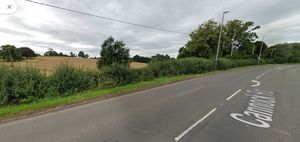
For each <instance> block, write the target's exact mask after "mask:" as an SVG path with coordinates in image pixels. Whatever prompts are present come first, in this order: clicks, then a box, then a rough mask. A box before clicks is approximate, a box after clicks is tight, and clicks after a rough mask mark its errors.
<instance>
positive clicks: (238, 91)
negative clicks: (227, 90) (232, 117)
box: [226, 89, 242, 101]
mask: <svg viewBox="0 0 300 142" xmlns="http://www.w3.org/2000/svg"><path fill="white" fill-rule="evenodd" d="M241 91H242V89H240V90H237V91H236V92H235V93H234V94H232V95H231V96H230V97H228V98H227V99H226V101H229V100H230V99H231V98H233V97H234V96H235V95H237V94H238V93H240V92H241Z"/></svg>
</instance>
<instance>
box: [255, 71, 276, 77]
mask: <svg viewBox="0 0 300 142" xmlns="http://www.w3.org/2000/svg"><path fill="white" fill-rule="evenodd" d="M271 71H273V70H268V71H265V72H264V73H262V74H261V75H259V76H258V77H256V79H260V78H261V77H262V76H265V75H266V74H268V73H270V72H271Z"/></svg>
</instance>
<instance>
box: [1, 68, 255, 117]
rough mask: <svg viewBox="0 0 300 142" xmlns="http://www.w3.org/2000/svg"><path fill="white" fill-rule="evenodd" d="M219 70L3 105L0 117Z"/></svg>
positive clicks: (149, 86)
mask: <svg viewBox="0 0 300 142" xmlns="http://www.w3.org/2000/svg"><path fill="white" fill-rule="evenodd" d="M251 67H253V66H251ZM245 68H249V67H239V68H234V69H230V70H241V69H245ZM230 70H227V71H230ZM220 72H224V71H214V72H208V73H204V74H196V75H182V76H175V77H163V78H158V79H154V80H151V81H144V82H140V83H135V84H129V85H125V86H120V87H115V88H108V89H101V90H90V91H86V92H82V93H78V94H77V95H72V96H67V97H55V98H47V99H43V100H40V101H38V102H34V103H30V104H21V105H12V106H5V107H1V108H0V118H5V117H10V116H14V115H18V114H27V113H33V112H37V111H41V110H44V109H48V108H53V107H58V106H65V105H70V104H74V103H79V102H82V101H86V100H91V99H95V98H98V97H103V96H109V95H113V94H126V93H131V92H135V91H139V90H143V89H147V88H151V87H155V86H160V85H165V84H169V83H173V82H177V81H182V80H188V79H192V78H198V77H201V76H207V75H211V74H216V73H220Z"/></svg>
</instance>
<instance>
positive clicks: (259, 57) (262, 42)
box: [257, 36, 265, 64]
mask: <svg viewBox="0 0 300 142" xmlns="http://www.w3.org/2000/svg"><path fill="white" fill-rule="evenodd" d="M264 40H265V36H263V39H262V41H261V46H260V51H259V56H258V61H257V64H259V63H260V59H261V52H262V48H263V46H264Z"/></svg>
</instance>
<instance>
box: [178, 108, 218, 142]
mask: <svg viewBox="0 0 300 142" xmlns="http://www.w3.org/2000/svg"><path fill="white" fill-rule="evenodd" d="M216 110H217V109H216V108H214V109H213V110H211V111H210V112H209V113H208V114H206V115H205V116H204V117H203V118H201V119H200V120H198V121H197V122H196V123H195V124H193V125H192V126H191V127H189V128H188V129H187V130H185V131H184V132H183V133H181V134H180V135H179V136H177V137H176V138H175V141H176V142H178V141H179V140H180V139H181V138H183V137H184V136H185V135H186V134H187V133H188V132H189V131H191V130H192V129H193V128H194V127H196V126H197V125H198V124H200V123H201V122H202V121H203V120H205V119H206V118H207V117H208V116H210V115H211V114H212V113H214V112H215V111H216Z"/></svg>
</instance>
